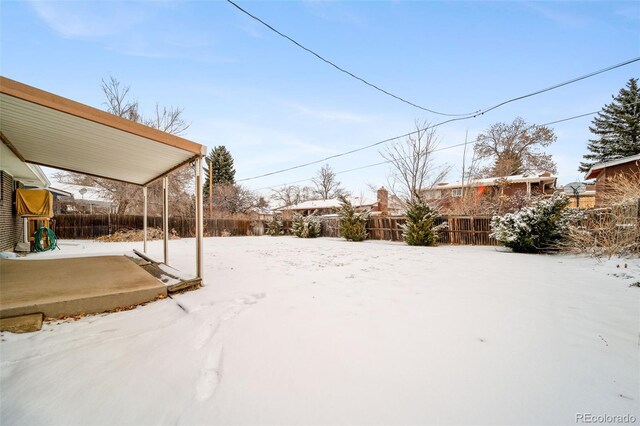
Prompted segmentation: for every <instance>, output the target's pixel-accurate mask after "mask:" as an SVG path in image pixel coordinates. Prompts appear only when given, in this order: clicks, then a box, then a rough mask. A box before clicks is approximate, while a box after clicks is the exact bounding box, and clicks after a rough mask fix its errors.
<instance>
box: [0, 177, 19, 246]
mask: <svg viewBox="0 0 640 426" xmlns="http://www.w3.org/2000/svg"><path fill="white" fill-rule="evenodd" d="M0 173H1V178H0V179H1V180H2V194H1V196H0V197H1V199H0V251H6V250H13V248H14V247H15V245H16V244H17V243H18V241H20V240H21V235H22V220H21V219H20V217H19V216H18V215H17V214H16V210H15V208H14V201H15V189H14V182H15V181H14V180H13V177H12V176H11V175H10V174H8V173H6V172H4V171H1V172H0Z"/></svg>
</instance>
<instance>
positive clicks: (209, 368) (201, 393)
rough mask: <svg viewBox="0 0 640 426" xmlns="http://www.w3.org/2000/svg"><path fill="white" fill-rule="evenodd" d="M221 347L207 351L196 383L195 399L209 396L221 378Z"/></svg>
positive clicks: (204, 399) (200, 399)
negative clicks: (207, 353)
mask: <svg viewBox="0 0 640 426" xmlns="http://www.w3.org/2000/svg"><path fill="white" fill-rule="evenodd" d="M222 359H223V351H222V348H220V349H217V350H214V351H212V352H210V353H209V355H208V356H207V360H206V362H205V364H204V368H203V369H202V372H201V373H200V378H199V379H198V383H197V385H196V399H197V400H198V401H201V402H202V401H206V400H207V399H209V398H211V397H212V396H213V394H214V393H215V391H216V388H217V387H218V384H219V383H220V380H222Z"/></svg>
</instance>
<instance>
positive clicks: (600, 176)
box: [585, 154, 640, 207]
mask: <svg viewBox="0 0 640 426" xmlns="http://www.w3.org/2000/svg"><path fill="white" fill-rule="evenodd" d="M635 173H640V154H636V155H632V156H630V157H624V158H619V159H617V160H612V161H607V162H605V163H598V164H594V165H593V166H592V167H591V168H590V169H589V171H588V172H587V175H586V176H585V179H595V180H596V201H595V206H596V207H602V206H603V205H605V204H606V201H605V197H606V194H607V184H606V181H607V180H608V179H612V178H614V177H615V176H617V175H632V174H635Z"/></svg>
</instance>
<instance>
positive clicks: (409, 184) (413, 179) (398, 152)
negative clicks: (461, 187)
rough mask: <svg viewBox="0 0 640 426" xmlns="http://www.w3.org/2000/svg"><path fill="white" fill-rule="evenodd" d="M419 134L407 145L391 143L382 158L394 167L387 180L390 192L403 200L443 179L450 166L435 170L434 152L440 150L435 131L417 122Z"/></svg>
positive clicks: (383, 152) (411, 197)
mask: <svg viewBox="0 0 640 426" xmlns="http://www.w3.org/2000/svg"><path fill="white" fill-rule="evenodd" d="M415 127H416V131H415V132H414V133H413V134H412V135H410V136H408V137H407V138H406V139H405V140H404V141H396V142H391V143H390V144H389V145H387V147H386V149H385V151H382V152H380V155H382V157H383V158H384V159H385V160H387V161H388V162H389V163H390V164H391V173H390V175H389V176H388V177H387V184H388V186H389V190H390V192H391V193H392V194H393V195H394V196H396V197H398V198H400V199H403V200H408V201H413V200H414V199H415V197H416V195H419V194H420V193H421V192H422V191H424V190H426V189H429V188H431V187H433V185H435V184H436V183H437V182H440V181H441V180H442V179H444V178H445V177H446V176H447V174H448V173H449V170H451V166H448V165H442V166H436V164H435V158H434V154H433V152H434V151H435V150H436V148H437V147H438V143H439V140H438V136H437V134H436V131H435V129H433V128H430V127H429V123H428V122H426V121H423V122H420V121H418V120H416V122H415Z"/></svg>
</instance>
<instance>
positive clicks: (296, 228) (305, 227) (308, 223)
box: [291, 213, 322, 238]
mask: <svg viewBox="0 0 640 426" xmlns="http://www.w3.org/2000/svg"><path fill="white" fill-rule="evenodd" d="M291 233H292V234H293V235H295V236H296V237H299V238H317V237H319V236H320V234H322V225H321V224H320V220H319V219H318V217H317V216H315V215H313V214H310V215H309V216H302V215H301V214H299V213H298V214H296V215H295V216H293V221H292V222H291Z"/></svg>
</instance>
